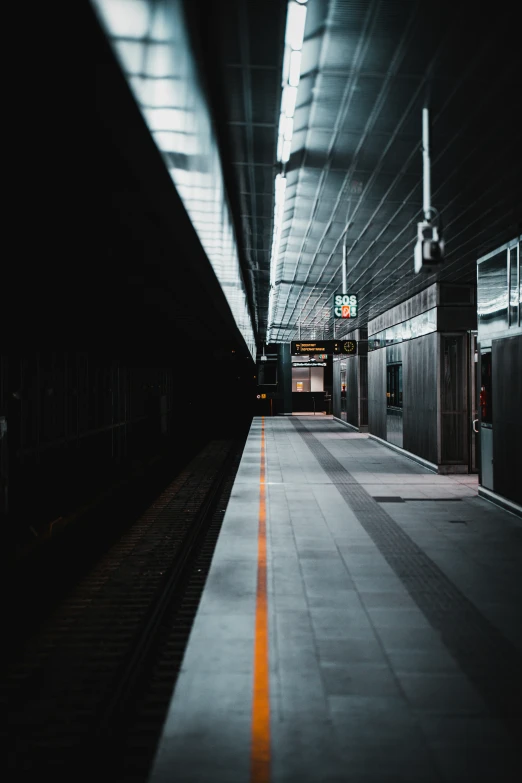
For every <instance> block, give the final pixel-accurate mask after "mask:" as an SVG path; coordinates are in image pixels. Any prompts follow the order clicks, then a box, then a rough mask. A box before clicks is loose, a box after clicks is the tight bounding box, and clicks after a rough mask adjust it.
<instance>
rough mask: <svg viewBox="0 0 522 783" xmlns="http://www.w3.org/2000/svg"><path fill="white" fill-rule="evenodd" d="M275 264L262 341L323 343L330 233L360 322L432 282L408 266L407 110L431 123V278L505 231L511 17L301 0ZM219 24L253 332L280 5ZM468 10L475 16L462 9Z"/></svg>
mask: <svg viewBox="0 0 522 783" xmlns="http://www.w3.org/2000/svg"><path fill="white" fill-rule="evenodd" d="M307 7H308V16H307V24H306V30H305V43H304V46H303V60H302V68H301V81H300V85H299V91H298V98H297V108H296V113H295V122H294V135H293V141H292V154H291V157H290V160H289V161H288V163H287V164H286V176H287V189H286V199H285V212H284V222H283V228H282V235H281V244H280V248H279V254H278V258H277V270H276V271H277V273H276V285H275V291H276V297H275V307H274V315H273V324H272V330H271V341H272V342H274V341H288V340H291V339H294V338H295V336H296V335H297V332H298V328H299V323H300V324H301V329H302V335H303V336H311V335H312V334H313V332H314V331H315V333H316V334H317V336H322V334H323V333H324V335H325V336H329V335H331V334H332V311H331V301H332V295H333V294H334V293H335V292H339V291H340V289H341V258H342V243H343V238H344V234H345V233H346V240H347V249H348V288H349V289H350V290H352V291H355V292H357V293H358V295H359V299H360V310H359V317H358V318H357V319H356V320H355V321H350V322H349V326H348V323H346V322H343V325H342V327H341V330H340V332H339V330H338V332H337V334H338V336H342V334H343V333H345V332H347V331H348V330H349V329H353V328H357V327H358V326H361V325H363V324H365V323H366V322H367V321H368V319H369V318H373V317H375V316H377V315H378V314H379V313H381V312H383V311H384V310H386V309H387V308H388V307H390V306H392V305H394V304H397V303H398V302H400V301H402V300H404V299H405V298H407V297H408V296H411V295H412V294H413V293H415V292H416V291H418V290H420V289H421V288H425V287H426V286H427V285H429V284H430V283H432V282H433V281H434V280H435V277H434V276H433V275H432V276H428V275H426V274H421V275H415V274H414V271H413V247H414V244H415V241H416V223H417V221H418V220H420V219H421V207H422V159H421V152H420V149H421V145H420V140H421V110H422V107H423V105H425V103H426V102H428V104H429V106H430V111H431V123H432V139H431V148H432V193H433V204H434V206H435V207H437V208H438V209H439V210H440V211H441V213H442V218H443V222H444V236H445V240H446V262H445V264H444V266H443V268H442V270H441V272H440V273H439V278H440V279H445V280H451V281H461V282H463V281H470V280H474V279H475V261H476V258H477V257H478V256H479V255H481V254H483V253H484V252H486V251H487V250H488V249H490V248H492V247H494V246H495V245H496V244H501V243H502V242H503V241H506V240H508V239H510V238H511V237H512V236H514V235H515V234H516V233H518V232H519V231H520V230H521V229H520V220H521V203H522V192H521V190H522V189H521V180H522V167H521V153H520V146H521V141H522V139H521V131H520V121H519V120H518V119H517V115H518V108H519V103H520V95H521V94H522V60H521V47H520V41H519V30H518V22H517V19H516V16H515V10H514V7H513V8H510V7H509V6H508V5H507V4H500V5H498V6H496V7H494V8H493V9H491V11H490V13H489V14H488V15H486V14H480V13H479V8H478V6H475V7H472V6H470V5H469V4H465V3H458V2H457V3H455V2H447V0H443V1H439V2H429V1H427V0H423V1H422V2H415V1H414V0H386V1H385V2H384V1H381V2H378V1H377V0H373V1H372V2H358V1H356V0H308V4H307ZM229 8H230V10H229V11H228V12H227V14H226V16H225V15H222V23H221V26H220V29H219V39H220V44H219V51H220V56H219V59H220V63H218V66H217V67H219V68H220V69H221V71H222V73H223V76H224V78H225V80H226V82H225V86H226V107H225V113H226V123H227V132H228V134H229V138H230V139H231V145H230V149H231V150H232V157H233V161H232V162H233V166H234V171H235V181H236V186H237V188H238V189H239V193H240V201H239V203H240V211H241V215H240V221H239V226H240V234H241V236H240V237H239V241H240V244H241V245H242V248H243V254H244V261H245V263H246V267H247V269H248V278H249V280H248V281H247V282H248V285H249V286H250V290H251V294H252V298H253V301H254V303H255V304H254V307H255V311H256V312H255V317H256V321H257V326H258V336H259V338H260V339H263V338H264V336H265V332H266V320H267V305H268V293H269V261H270V249H271V244H272V215H273V199H274V177H275V174H276V173H277V171H278V168H277V167H276V138H277V124H278V120H279V110H280V95H281V68H282V53H283V33H284V16H285V10H286V3H285V2H275V1H273V2H251V1H250V2H246V1H245V2H243V0H235V2H231V3H230V6H229ZM471 10H475V11H476V13H475V14H472V13H470V11H471Z"/></svg>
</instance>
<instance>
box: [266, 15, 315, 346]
mask: <svg viewBox="0 0 522 783" xmlns="http://www.w3.org/2000/svg"><path fill="white" fill-rule="evenodd" d="M305 23H306V0H290V2H289V3H288V13H287V19H286V31H285V53H284V59H283V82H282V83H283V95H282V98H281V116H280V118H279V132H278V139H277V160H278V161H280V162H281V163H282V164H283V165H284V164H285V163H288V161H289V160H290V152H291V148H292V136H293V132H294V119H293V117H294V114H295V107H296V103H297V87H298V86H299V79H300V78H301V49H302V48H303V41H304V31H305ZM283 171H284V169H283ZM285 190H286V177H285V175H284V173H283V174H278V175H277V177H276V180H275V205H274V230H273V237H272V252H271V255H270V291H269V294H268V321H267V340H269V341H270V340H271V337H272V334H271V331H272V330H271V325H272V321H273V316H274V307H275V296H276V288H275V281H276V268H277V260H278V256H279V245H280V241H281V230H282V225H283V215H284V207H285Z"/></svg>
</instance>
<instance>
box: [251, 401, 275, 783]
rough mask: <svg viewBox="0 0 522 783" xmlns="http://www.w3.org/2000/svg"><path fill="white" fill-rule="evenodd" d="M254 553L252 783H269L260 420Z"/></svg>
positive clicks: (262, 461)
mask: <svg viewBox="0 0 522 783" xmlns="http://www.w3.org/2000/svg"><path fill="white" fill-rule="evenodd" d="M257 541H258V549H257V552H258V554H257V593H256V626H255V638H254V690H253V698H252V754H251V775H250V781H251V783H269V781H270V685H269V669H268V602H267V577H266V481H265V417H264V416H263V417H262V418H261V470H260V476H259V528H258V535H257Z"/></svg>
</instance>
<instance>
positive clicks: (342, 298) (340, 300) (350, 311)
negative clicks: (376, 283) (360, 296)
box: [333, 294, 359, 318]
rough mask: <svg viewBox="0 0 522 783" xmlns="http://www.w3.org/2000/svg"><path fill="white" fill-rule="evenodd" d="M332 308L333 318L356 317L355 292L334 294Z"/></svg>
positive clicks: (357, 308) (356, 303) (357, 307)
mask: <svg viewBox="0 0 522 783" xmlns="http://www.w3.org/2000/svg"><path fill="white" fill-rule="evenodd" d="M333 310H334V316H335V318H357V315H358V314H359V313H358V311H359V306H358V302H357V294H335V296H334V307H333Z"/></svg>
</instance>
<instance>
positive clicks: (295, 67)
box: [288, 52, 301, 87]
mask: <svg viewBox="0 0 522 783" xmlns="http://www.w3.org/2000/svg"><path fill="white" fill-rule="evenodd" d="M300 78H301V52H292V54H291V55H290V72H289V74H288V83H289V84H290V86H291V87H297V85H298V84H299V79H300Z"/></svg>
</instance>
